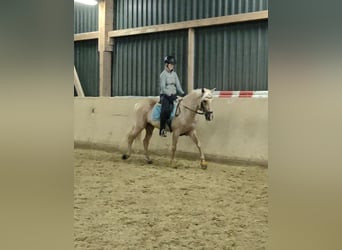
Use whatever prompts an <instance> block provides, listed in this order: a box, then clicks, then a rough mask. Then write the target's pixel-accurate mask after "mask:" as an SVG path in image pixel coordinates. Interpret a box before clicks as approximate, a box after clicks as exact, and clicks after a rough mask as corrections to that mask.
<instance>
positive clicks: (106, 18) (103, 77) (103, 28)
mask: <svg viewBox="0 0 342 250" xmlns="http://www.w3.org/2000/svg"><path fill="white" fill-rule="evenodd" d="M113 1H114V0H100V1H99V38H98V50H99V88H100V89H99V93H100V96H111V86H112V79H111V75H112V64H111V63H112V52H113V46H112V44H111V41H110V37H108V32H109V31H111V30H113V15H114V12H113V7H114V6H113V5H114V3H113Z"/></svg>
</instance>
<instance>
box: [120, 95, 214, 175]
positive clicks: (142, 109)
mask: <svg viewBox="0 0 342 250" xmlns="http://www.w3.org/2000/svg"><path fill="white" fill-rule="evenodd" d="M214 90H215V89H213V90H209V89H205V88H202V89H196V90H193V91H192V92H191V93H190V94H188V95H186V96H185V97H184V98H182V99H181V100H179V104H178V106H177V110H176V116H175V117H174V118H173V120H172V125H171V129H172V133H173V134H172V154H171V163H170V164H171V165H172V164H173V160H174V157H175V151H176V147H177V141H178V137H179V136H181V135H187V136H190V138H191V139H192V141H193V142H194V143H195V144H196V146H197V148H198V150H199V153H200V156H201V163H200V165H201V167H202V168H203V169H206V168H207V163H206V161H205V158H204V154H203V152H202V149H201V144H200V142H199V140H198V137H197V133H196V130H195V127H196V120H195V116H196V114H203V115H204V116H205V119H206V120H207V121H211V120H212V119H213V111H212V109H211V101H212V99H213V96H212V93H213V91H214ZM156 103H157V100H156V99H147V100H144V101H143V102H141V103H137V104H136V105H135V124H134V126H133V128H132V130H131V131H130V132H129V133H128V151H127V153H126V154H124V155H123V156H122V159H124V160H126V159H128V158H129V157H130V155H131V151H132V143H133V141H134V140H135V138H136V137H137V136H138V135H139V134H140V133H141V131H142V130H143V129H145V130H146V135H145V138H144V141H143V144H144V151H145V158H146V161H147V162H148V163H152V161H151V159H150V157H149V153H148V144H149V142H150V139H151V137H152V133H153V129H154V128H159V126H160V122H159V120H156V121H155V120H152V109H153V107H154V105H155V104H156Z"/></svg>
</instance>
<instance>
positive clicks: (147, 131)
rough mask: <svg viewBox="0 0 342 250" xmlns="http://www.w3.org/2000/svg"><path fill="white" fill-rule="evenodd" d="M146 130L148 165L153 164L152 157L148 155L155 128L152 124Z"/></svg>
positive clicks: (145, 142)
mask: <svg viewBox="0 0 342 250" xmlns="http://www.w3.org/2000/svg"><path fill="white" fill-rule="evenodd" d="M145 129H146V135H145V138H144V150H145V158H146V161H147V163H148V164H152V160H151V159H150V156H149V153H148V144H149V143H150V139H151V137H152V133H153V129H154V127H153V126H152V125H151V124H147V126H146V128H145Z"/></svg>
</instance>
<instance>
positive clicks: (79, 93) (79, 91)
mask: <svg viewBox="0 0 342 250" xmlns="http://www.w3.org/2000/svg"><path fill="white" fill-rule="evenodd" d="M74 86H75V89H76V92H77V96H79V97H84V92H83V89H82V85H81V82H80V79H79V78H78V74H77V71H76V68H75V66H74Z"/></svg>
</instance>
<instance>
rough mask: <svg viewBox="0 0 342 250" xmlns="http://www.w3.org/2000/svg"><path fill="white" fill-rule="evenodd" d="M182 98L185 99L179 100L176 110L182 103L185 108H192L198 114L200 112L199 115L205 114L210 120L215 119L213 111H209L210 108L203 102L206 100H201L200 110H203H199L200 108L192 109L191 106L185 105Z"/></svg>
mask: <svg viewBox="0 0 342 250" xmlns="http://www.w3.org/2000/svg"><path fill="white" fill-rule="evenodd" d="M182 100H183V99H181V100H179V102H178V105H177V108H176V110H178V109H179V105H182V106H183V107H184V108H186V109H188V110H190V111H191V112H194V113H196V114H198V115H204V116H205V119H206V120H208V121H210V120H212V119H213V117H214V116H213V111H208V110H206V109H205V107H204V104H203V102H204V100H203V101H201V107H200V109H199V110H200V111H202V112H199V111H198V110H194V109H191V108H189V107H188V106H186V105H184V104H183V103H182V104H181V102H182ZM176 113H177V112H176ZM178 115H179V113H178V114H176V116H178Z"/></svg>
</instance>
